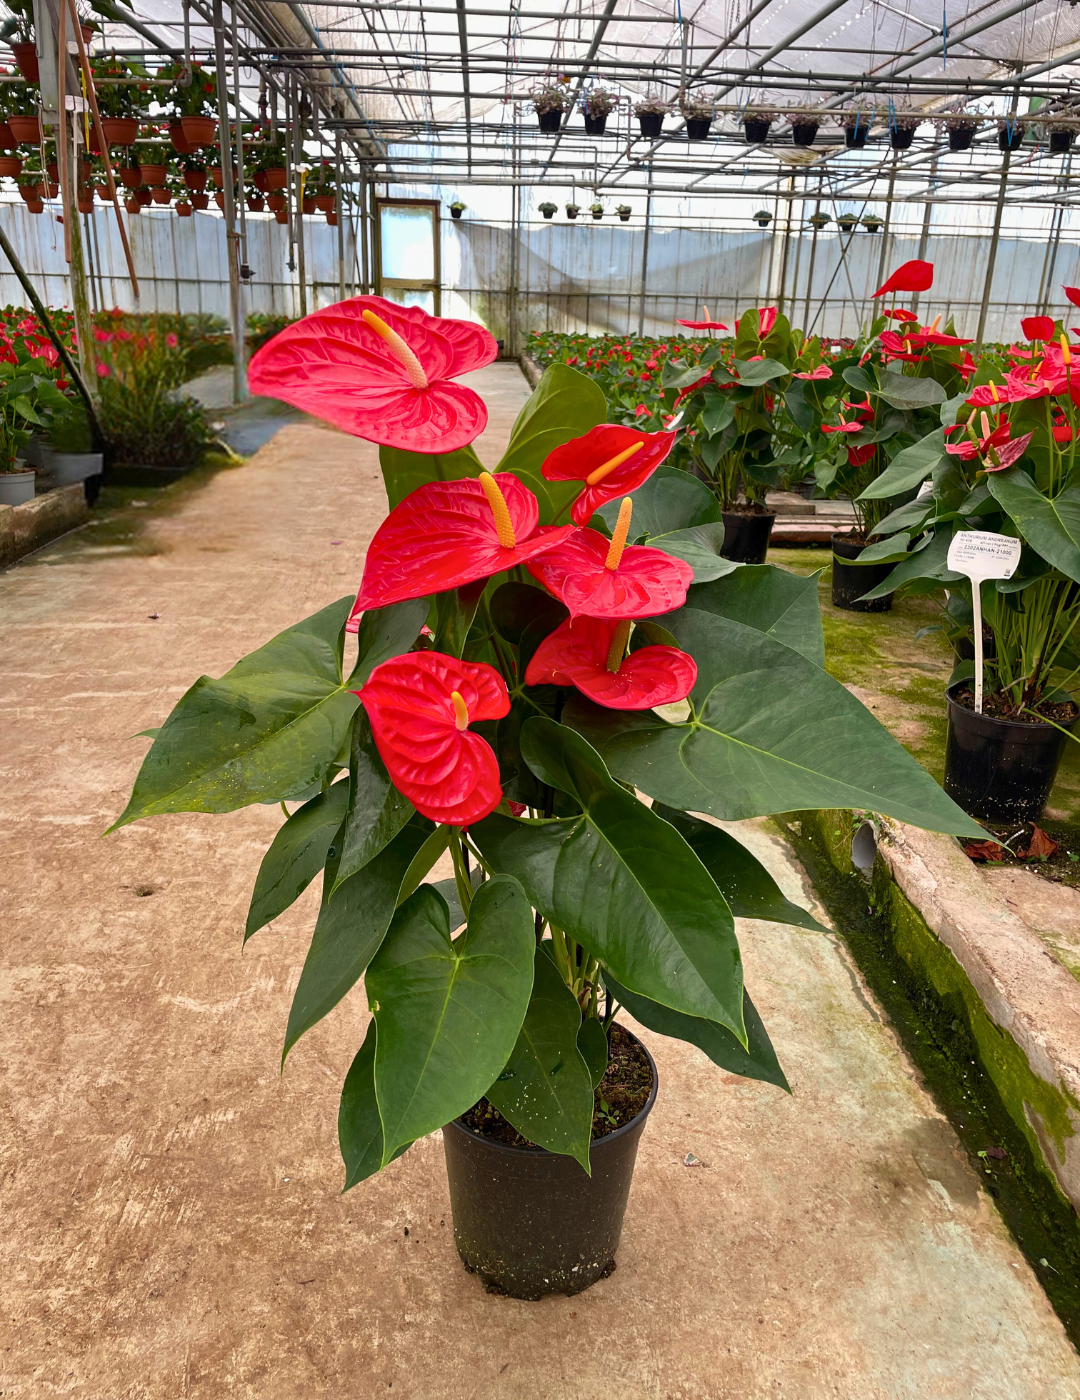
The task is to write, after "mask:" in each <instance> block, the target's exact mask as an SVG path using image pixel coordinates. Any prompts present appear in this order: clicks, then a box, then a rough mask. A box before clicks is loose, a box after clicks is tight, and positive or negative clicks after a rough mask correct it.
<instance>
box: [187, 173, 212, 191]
mask: <svg viewBox="0 0 1080 1400" xmlns="http://www.w3.org/2000/svg"><path fill="white" fill-rule="evenodd" d="M206 181H207V174H206V171H205V170H185V171H184V184H185V185H187V187H188V189H189V190H204V189H206Z"/></svg>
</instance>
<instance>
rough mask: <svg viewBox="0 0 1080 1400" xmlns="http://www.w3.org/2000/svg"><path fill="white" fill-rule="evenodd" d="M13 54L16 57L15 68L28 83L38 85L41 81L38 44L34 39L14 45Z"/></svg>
mask: <svg viewBox="0 0 1080 1400" xmlns="http://www.w3.org/2000/svg"><path fill="white" fill-rule="evenodd" d="M11 52H12V53H13V54H14V55H15V67H16V68H17V69H18V70H19V72H20V73H21V74H22V75H23V77H24V78H25V79H26V81H27V82H28V83H36V82H38V81H39V80H40V76H41V75H40V72H39V70H38V55H37V44H36V43H35V42H34V41H33V39H29V40H27V41H26V42H25V43H22V44H12V46H11Z"/></svg>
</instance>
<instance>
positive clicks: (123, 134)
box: [101, 117, 139, 146]
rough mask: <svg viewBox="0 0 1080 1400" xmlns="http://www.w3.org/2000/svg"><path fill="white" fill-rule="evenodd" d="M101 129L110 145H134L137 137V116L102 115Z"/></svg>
mask: <svg viewBox="0 0 1080 1400" xmlns="http://www.w3.org/2000/svg"><path fill="white" fill-rule="evenodd" d="M101 129H102V131H103V132H104V133H105V140H106V141H107V142H108V143H109V145H110V146H134V144H135V142H136V141H137V140H138V139H139V121H138V118H137V117H102V119H101Z"/></svg>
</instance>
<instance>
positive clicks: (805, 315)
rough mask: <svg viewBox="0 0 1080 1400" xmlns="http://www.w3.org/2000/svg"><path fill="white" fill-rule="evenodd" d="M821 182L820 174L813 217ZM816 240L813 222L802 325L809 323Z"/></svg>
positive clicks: (819, 197) (818, 204) (815, 228)
mask: <svg viewBox="0 0 1080 1400" xmlns="http://www.w3.org/2000/svg"><path fill="white" fill-rule="evenodd" d="M821 184H822V182H821V176H818V197H817V203H816V204H815V205H814V215H815V217H816V216H817V215H818V214H820V213H821ZM817 241H818V226H817V224H816V223H815V224H814V233H813V236H812V238H811V239H810V266H809V267H808V268H807V269H806V305H805V307H804V308H803V325H804V326H808V325H809V324H810V298H811V296H812V295H813V291H814V263H815V262H816V261H817ZM796 290H798V289H796ZM805 334H806V332H805V331H804V335H805Z"/></svg>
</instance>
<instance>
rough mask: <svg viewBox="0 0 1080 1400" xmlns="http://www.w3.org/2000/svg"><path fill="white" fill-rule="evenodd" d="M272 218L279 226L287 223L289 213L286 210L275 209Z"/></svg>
mask: <svg viewBox="0 0 1080 1400" xmlns="http://www.w3.org/2000/svg"><path fill="white" fill-rule="evenodd" d="M274 218H275V219H276V220H277V221H278V223H279V224H287V223H288V222H289V211H288V210H287V209H275V211H274Z"/></svg>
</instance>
